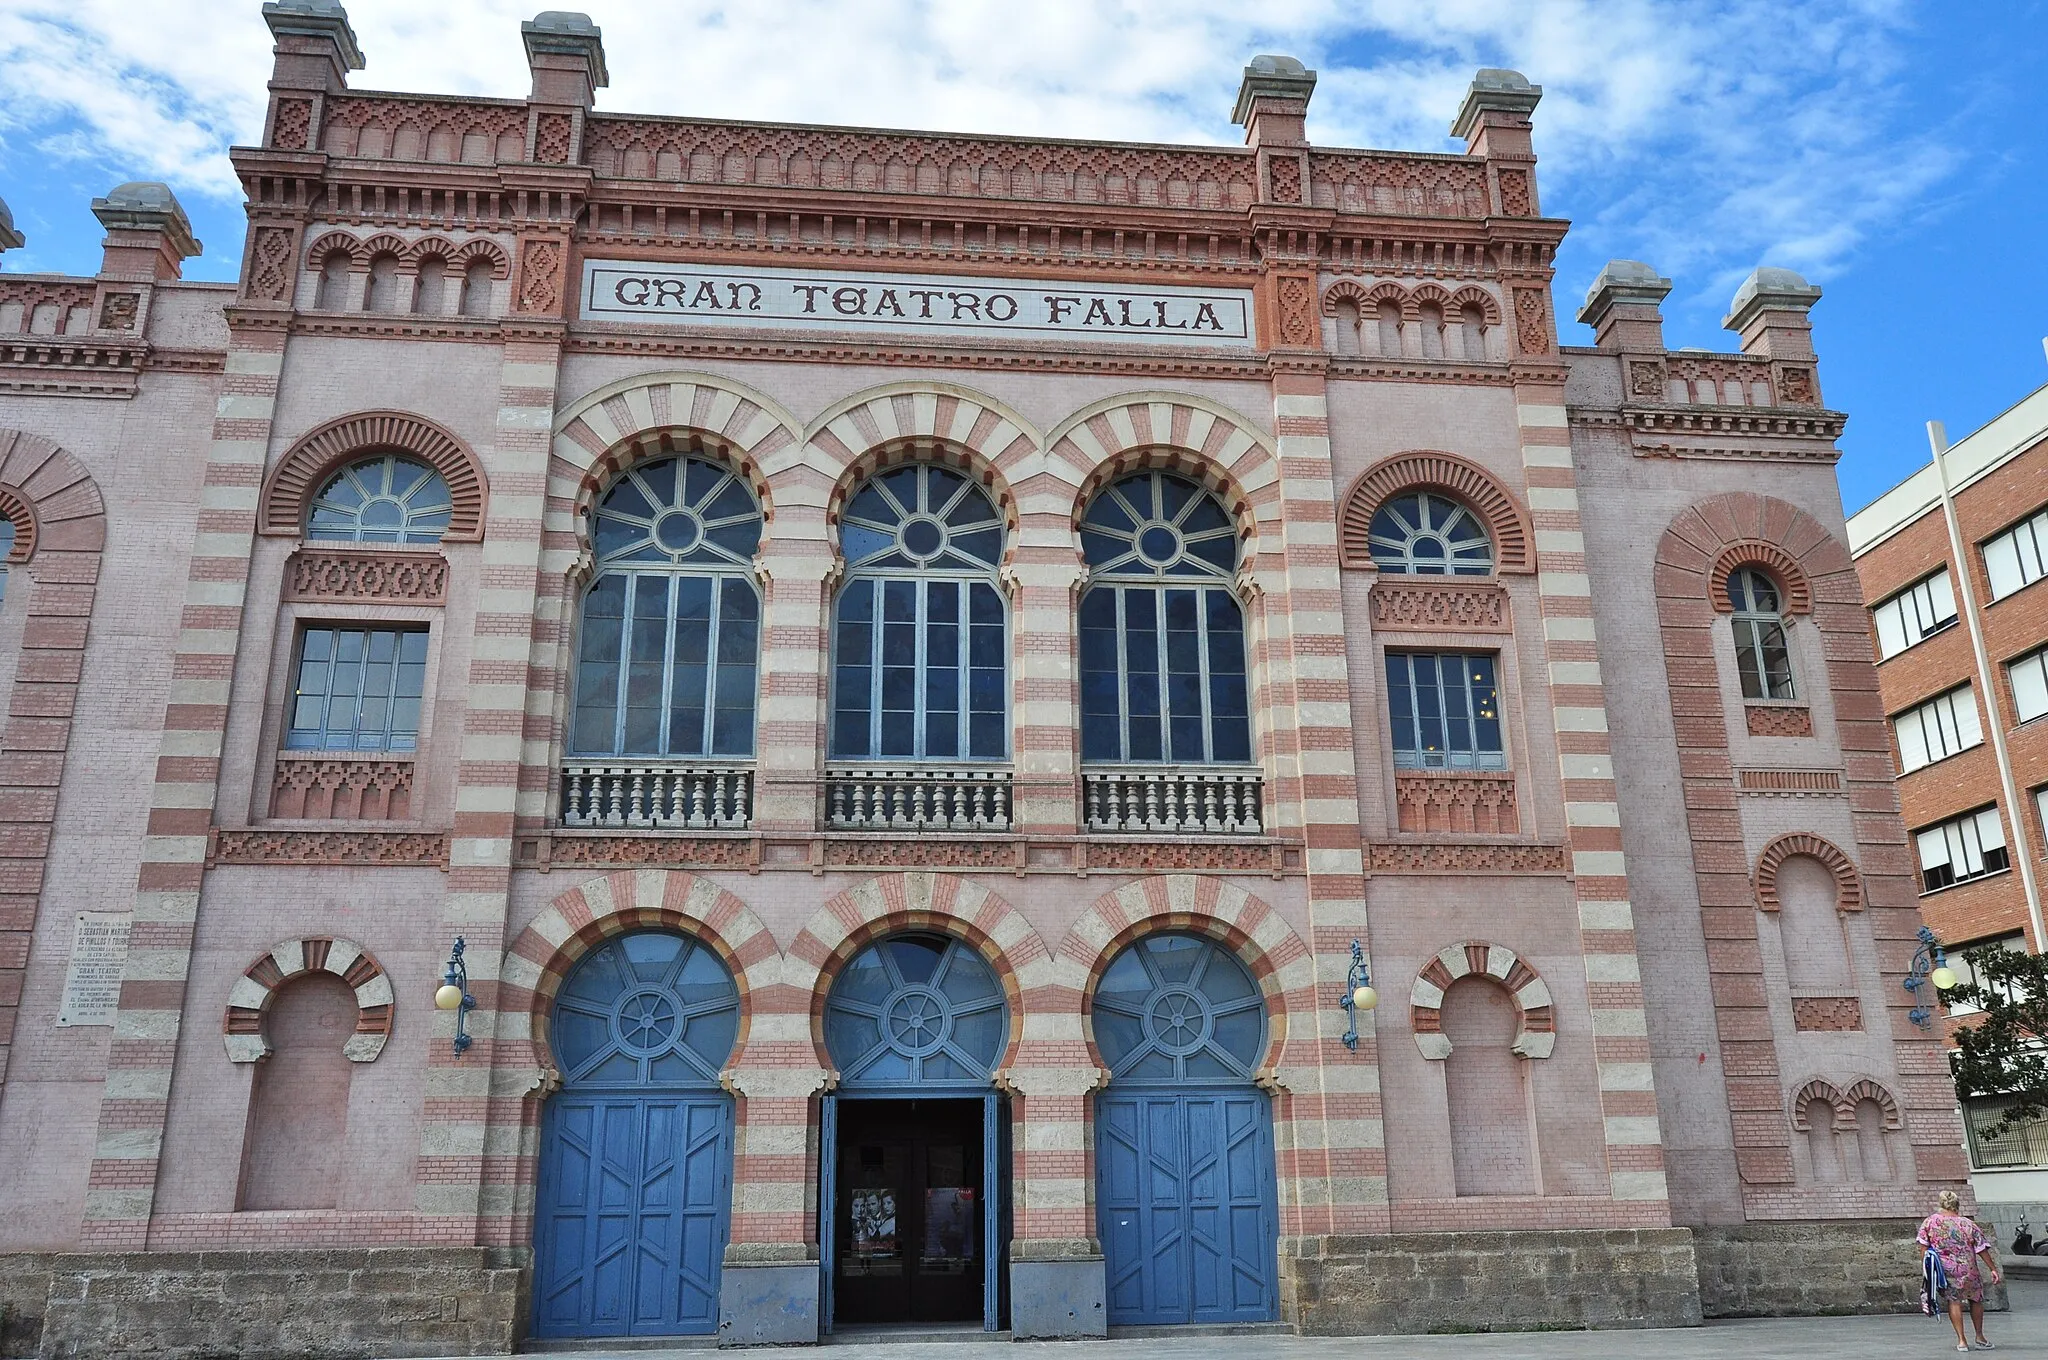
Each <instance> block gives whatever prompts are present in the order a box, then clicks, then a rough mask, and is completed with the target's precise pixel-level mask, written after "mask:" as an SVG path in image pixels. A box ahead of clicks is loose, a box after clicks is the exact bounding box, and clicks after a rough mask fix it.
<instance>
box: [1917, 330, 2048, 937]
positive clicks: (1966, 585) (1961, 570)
mask: <svg viewBox="0 0 2048 1360" xmlns="http://www.w3.org/2000/svg"><path fill="white" fill-rule="evenodd" d="M2044 343H2048V342H2044ZM1927 442H1928V444H1929V445H1930V446H1931V447H1932V448H1933V449H1934V477H1935V480H1936V481H1937V482H1939V483H1940V485H1941V513H1942V516H1943V517H1944V518H1945V519H1947V521H1948V546H1949V551H1950V552H1951V553H1953V554H1954V555H1955V562H1956V594H1957V596H1958V597H1959V598H1960V599H1961V600H1962V602H1963V623H1964V626H1965V627H1967V628H1968V629H1969V630H1970V648H1971V650H1972V651H1973V652H1975V653H1976V657H1977V688H1978V690H1979V691H1980V692H1981V693H1982V694H1983V696H1984V712H1985V714H1986V716H1987V718H1988V722H1987V724H1986V725H1987V726H1988V727H1989V729H1990V732H1991V755H1992V759H1993V760H1995V761H1996V762H1997V763H1998V783H1999V786H2000V787H2001V788H2002V789H2003V790H2004V792H2005V806H2006V808H2007V810H2008V812H2009V813H2010V816H2009V817H2008V818H2007V820H2008V821H2010V822H2011V823H2012V848H2013V858H2014V860H2016V861H2017V862H2018V866H2019V871H2020V887H2021V890H2022V891H2023V892H2025V893H2026V895H2027V920H2028V922H2029V924H2031V925H2032V926H2033V940H2032V944H2033V951H2032V952H2034V953H2036V954H2038V953H2040V952H2041V951H2042V950H2043V949H2044V948H2048V930H2044V929H2043V927H2042V924H2041V890H2040V888H2039V886H2038V885H2036V884H2035V882H2034V851H2033V847H2032V846H2031V844H2030V843H2029V842H2030V841H2031V840H2032V839H2033V838H2032V836H2031V835H2030V834H2029V828H2028V825H2027V817H2026V811H2025V809H2024V808H2022V807H2021V806H2020V792H2019V785H2018V783H2017V781H2015V780H2014V779H2013V777H2012V761H2011V759H2010V758H2009V757H2008V756H2007V755H2006V750H2005V717H2004V715H2003V714H2002V713H2000V712H1999V708H1998V688H1997V686H1996V685H1995V684H1993V683H1992V679H1991V654H1990V652H1989V651H1988V650H1987V649H1986V648H1985V646H1984V621H1983V619H1982V618H1981V617H1980V616H1979V615H1978V613H1977V585H1976V577H1975V576H1974V575H1973V574H1972V573H1971V571H1970V559H1969V557H1968V555H1967V554H1965V552H1964V551H1963V527H1962V524H1961V522H1960V521H1958V520H1957V519H1956V498H1955V494H1954V492H1952V491H1951V490H1950V489H1949V483H1948V431H1947V429H1945V428H1944V427H1943V426H1942V423H1941V422H1940V421H1938V420H1930V421H1928V422H1927Z"/></svg>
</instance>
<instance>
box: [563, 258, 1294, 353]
mask: <svg viewBox="0 0 2048 1360" xmlns="http://www.w3.org/2000/svg"><path fill="white" fill-rule="evenodd" d="M583 316H584V319H586V320H589V321H630V322H640V323H652V324H655V325H671V326H715V327H727V328H733V329H777V330H818V331H864V332H868V333H871V334H883V333H886V334H890V335H946V336H971V337H978V338H981V339H1000V338H1004V337H1013V338H1016V339H1025V340H1062V341H1071V342H1078V343H1081V344H1122V345H1132V344H1136V345H1175V346H1181V345H1199V346H1204V347H1215V346H1224V347H1229V348H1235V349H1242V348H1248V347H1250V346H1251V345H1252V344H1253V343H1254V337H1253V335H1252V294H1251V290H1250V289H1246V288H1177V287H1173V286H1170V285H1166V284H1159V285H1151V286H1146V287H1142V288H1102V287H1097V286H1096V285H1094V284H1088V283H1076V282H1068V281H1062V280H1058V279H1053V280H1047V279H990V278H982V277H979V276H967V275H944V274H885V273H850V272H844V271H839V270H827V269H784V270H775V269H735V268H729V267H725V266H719V265H694V264H657V263H649V262H645V261H629V260H587V261H585V262H584V265H583Z"/></svg>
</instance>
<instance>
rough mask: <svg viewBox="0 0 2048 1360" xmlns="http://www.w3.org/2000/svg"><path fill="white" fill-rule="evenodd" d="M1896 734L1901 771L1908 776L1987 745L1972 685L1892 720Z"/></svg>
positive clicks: (1961, 687) (1928, 702)
mask: <svg viewBox="0 0 2048 1360" xmlns="http://www.w3.org/2000/svg"><path fill="white" fill-rule="evenodd" d="M1892 731H1893V732H1894V733H1895V734H1896V735H1897V737H1898V739H1899V769H1900V770H1902V771H1904V772H1906V773H1911V772H1912V771H1914V770H1917V769H1919V768H1920V767H1921V766H1923V765H1932V764H1933V763H1934V762H1935V761H1937V760H1945V759H1947V758H1948V757H1949V756H1952V755H1954V754H1955V753H1956V752H1958V751H1967V750H1969V749H1970V748H1971V747H1972V746H1979V745H1982V744H1983V741H1984V729H1983V726H1982V725H1981V724H1980V723H1979V722H1978V719H1977V696H1976V694H1975V693H1973V692H1972V690H1971V688H1970V686H1969V685H1960V686H1958V687H1957V688H1955V689H1952V690H1950V691H1949V692H1948V693H1946V694H1937V695H1935V696H1934V697H1933V698H1932V699H1929V700H1928V701H1927V702H1926V703H1924V704H1919V705H1916V706H1915V707H1912V708H1909V709H1907V710H1906V711H1905V712H1904V713H1901V714H1899V715H1898V716H1897V717H1896V718H1893V719H1892Z"/></svg>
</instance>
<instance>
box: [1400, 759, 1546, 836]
mask: <svg viewBox="0 0 2048 1360" xmlns="http://www.w3.org/2000/svg"><path fill="white" fill-rule="evenodd" d="M1394 805H1395V807H1396V808H1397V809H1398V811H1399V817H1400V828H1401V830H1402V831H1403V832H1408V833H1417V832H1448V833H1450V834H1453V835H1456V834H1460V833H1462V834H1465V835H1476V836H1512V835H1514V834H1515V832H1516V831H1518V830H1519V829H1520V819H1519V817H1518V816H1517V814H1516V811H1515V777H1514V775H1512V774H1510V773H1508V772H1507V771H1505V770H1499V771H1491V770H1484V771H1482V770H1467V771H1459V772H1455V773H1453V772H1451V771H1448V770H1441V771H1440V770H1404V771H1401V772H1399V773H1397V774H1396V775H1395V776H1394Z"/></svg>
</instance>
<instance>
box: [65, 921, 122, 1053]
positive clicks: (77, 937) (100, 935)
mask: <svg viewBox="0 0 2048 1360" xmlns="http://www.w3.org/2000/svg"><path fill="white" fill-rule="evenodd" d="M129 920H130V918H129V915H128V913H127V912H125V911H81V912H79V913H78V924H77V927H76V929H75V932H74V933H73V935H72V937H71V965H70V967H68V968H66V969H65V970H64V1000H63V1001H62V1002H61V1003H60V1004H59V1005H58V1007H57V1027H58V1028H59V1029H64V1028H68V1027H70V1026H73V1025H111V1024H113V1023H114V1013H115V1012H116V1011H118V1010H120V1009H121V973H122V970H123V969H124V968H126V967H127V964H128V923H129Z"/></svg>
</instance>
